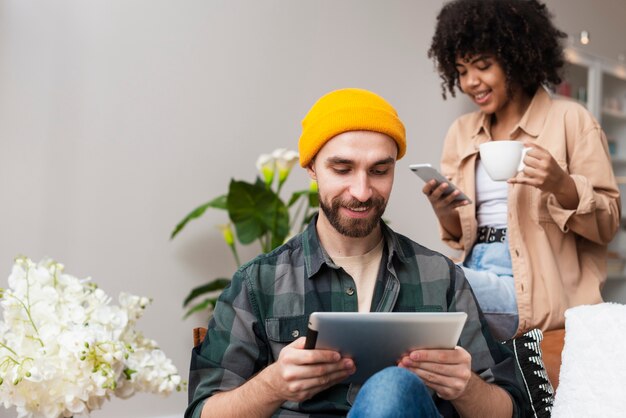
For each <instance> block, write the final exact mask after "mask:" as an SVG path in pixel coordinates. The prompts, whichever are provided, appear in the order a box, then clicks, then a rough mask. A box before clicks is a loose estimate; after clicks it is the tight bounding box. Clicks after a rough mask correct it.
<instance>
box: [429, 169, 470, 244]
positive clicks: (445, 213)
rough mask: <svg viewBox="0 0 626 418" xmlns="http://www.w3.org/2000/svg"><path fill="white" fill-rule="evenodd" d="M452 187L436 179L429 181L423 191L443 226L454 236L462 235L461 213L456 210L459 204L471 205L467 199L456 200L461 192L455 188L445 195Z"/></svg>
mask: <svg viewBox="0 0 626 418" xmlns="http://www.w3.org/2000/svg"><path fill="white" fill-rule="evenodd" d="M448 187H450V185H449V184H448V183H443V182H442V183H441V184H439V185H437V181H436V180H430V181H427V182H426V183H425V184H424V187H423V188H422V193H424V194H425V195H426V197H427V198H428V201H429V202H430V204H431V206H432V207H433V210H434V211H435V215H437V218H438V219H439V222H440V223H441V226H442V227H443V228H444V229H445V230H446V231H448V232H449V233H450V234H451V235H452V236H454V237H460V236H461V220H460V218H459V213H458V212H457V211H456V210H455V209H456V208H458V207H459V206H465V205H469V201H467V200H454V199H456V197H457V196H458V195H459V194H460V193H461V192H460V191H459V190H455V191H453V192H452V193H449V194H447V195H445V192H446V190H447V189H448Z"/></svg>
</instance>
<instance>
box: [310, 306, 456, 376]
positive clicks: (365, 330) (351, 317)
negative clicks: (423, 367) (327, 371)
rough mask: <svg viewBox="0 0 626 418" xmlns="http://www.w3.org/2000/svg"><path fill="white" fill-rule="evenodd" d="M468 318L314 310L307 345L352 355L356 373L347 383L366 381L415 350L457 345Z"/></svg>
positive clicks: (440, 313) (423, 313)
mask: <svg viewBox="0 0 626 418" xmlns="http://www.w3.org/2000/svg"><path fill="white" fill-rule="evenodd" d="M466 318H467V314H466V313H465V312H367V313H358V312H314V313H312V314H311V315H310V317H309V331H308V334H307V348H313V347H314V348H326V349H332V350H336V351H339V352H340V353H342V355H344V356H348V357H351V358H352V359H354V361H355V364H356V373H355V374H353V375H352V376H350V377H349V378H348V379H347V380H346V382H356V383H362V382H364V381H365V380H366V379H367V378H368V377H369V376H371V375H372V374H374V373H376V372H377V371H379V370H382V369H383V368H385V367H388V366H394V365H396V364H397V362H398V360H399V359H400V358H401V357H402V355H403V354H405V353H408V352H410V351H412V350H414V349H418V348H454V347H455V346H456V345H457V342H458V340H459V336H460V335H461V330H462V329H463V325H464V324H465V319H466Z"/></svg>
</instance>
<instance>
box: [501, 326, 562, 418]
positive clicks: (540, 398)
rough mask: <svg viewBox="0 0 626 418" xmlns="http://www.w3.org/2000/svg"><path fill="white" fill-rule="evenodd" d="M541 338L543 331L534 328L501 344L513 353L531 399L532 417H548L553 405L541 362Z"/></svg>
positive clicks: (550, 390) (548, 383)
mask: <svg viewBox="0 0 626 418" xmlns="http://www.w3.org/2000/svg"><path fill="white" fill-rule="evenodd" d="M541 340H543V333H542V332H541V330H539V329H534V330H531V331H528V332H527V333H526V334H523V335H520V336H519V337H517V338H513V339H510V340H507V341H504V342H503V343H502V344H504V345H506V346H507V347H508V348H509V349H510V350H511V351H513V354H514V355H515V360H516V362H517V367H518V368H519V370H520V371H521V373H522V376H523V378H524V385H525V386H526V392H527V393H528V397H529V398H530V400H531V405H532V411H533V414H534V415H533V417H535V418H549V417H550V415H551V413H552V406H553V405H554V389H553V388H552V384H551V383H550V380H549V379H548V373H547V372H546V368H545V365H544V363H543V359H542V353H541Z"/></svg>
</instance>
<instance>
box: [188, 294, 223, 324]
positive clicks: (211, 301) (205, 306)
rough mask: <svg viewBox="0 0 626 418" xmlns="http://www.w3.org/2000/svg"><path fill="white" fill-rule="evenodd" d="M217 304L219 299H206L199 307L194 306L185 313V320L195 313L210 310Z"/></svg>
mask: <svg viewBox="0 0 626 418" xmlns="http://www.w3.org/2000/svg"><path fill="white" fill-rule="evenodd" d="M216 303H217V298H209V299H205V300H204V301H202V302H201V303H199V304H197V305H194V306H193V307H192V308H191V309H189V310H188V311H187V312H186V313H185V316H183V319H187V318H188V317H189V315H191V314H193V313H195V312H199V311H203V310H206V309H208V308H209V306H212V307H215V304H216Z"/></svg>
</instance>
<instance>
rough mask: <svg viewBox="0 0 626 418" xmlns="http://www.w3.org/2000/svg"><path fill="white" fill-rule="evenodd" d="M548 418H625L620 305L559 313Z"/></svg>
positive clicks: (625, 343) (625, 335)
mask: <svg viewBox="0 0 626 418" xmlns="http://www.w3.org/2000/svg"><path fill="white" fill-rule="evenodd" d="M552 417H553V418H564V417H567V418H569V417H603V418H606V417H620V418H622V417H626V305H621V304H617V303H601V304H598V305H584V306H578V307H575V308H571V309H568V310H567V311H566V312H565V346H564V348H563V354H562V360H561V372H560V375H559V387H558V389H557V391H556V398H555V400H554V408H553V410H552Z"/></svg>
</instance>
